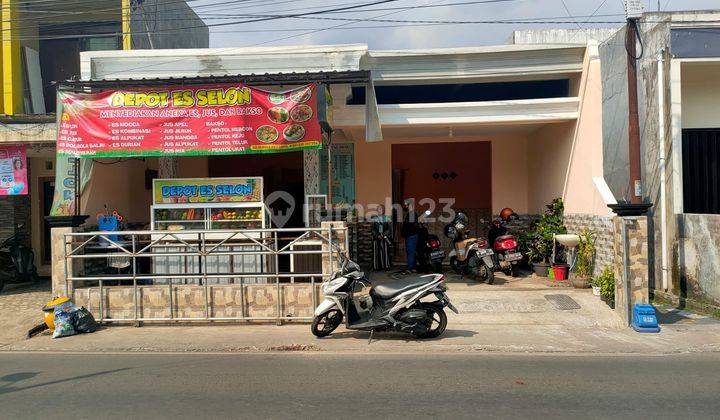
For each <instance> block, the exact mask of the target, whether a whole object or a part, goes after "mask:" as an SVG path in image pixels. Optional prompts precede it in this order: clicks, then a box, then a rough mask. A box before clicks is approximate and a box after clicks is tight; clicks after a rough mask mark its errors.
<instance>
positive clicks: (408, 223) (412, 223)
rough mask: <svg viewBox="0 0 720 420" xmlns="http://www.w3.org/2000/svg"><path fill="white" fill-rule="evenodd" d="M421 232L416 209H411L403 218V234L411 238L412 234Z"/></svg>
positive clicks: (404, 236)
mask: <svg viewBox="0 0 720 420" xmlns="http://www.w3.org/2000/svg"><path fill="white" fill-rule="evenodd" d="M418 232H419V227H418V223H417V215H416V214H415V212H414V211H412V210H410V211H407V212H405V217H404V218H403V225H402V232H401V233H402V236H403V238H409V237H411V236H414V235H417V234H418Z"/></svg>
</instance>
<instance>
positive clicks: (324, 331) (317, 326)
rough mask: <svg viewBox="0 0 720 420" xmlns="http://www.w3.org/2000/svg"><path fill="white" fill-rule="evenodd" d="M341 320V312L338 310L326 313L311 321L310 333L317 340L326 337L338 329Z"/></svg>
mask: <svg viewBox="0 0 720 420" xmlns="http://www.w3.org/2000/svg"><path fill="white" fill-rule="evenodd" d="M342 320H343V314H342V312H340V311H338V310H334V311H328V312H325V313H324V314H322V315H319V316H316V317H315V319H313V322H312V325H311V326H310V331H312V333H313V335H315V337H318V338H322V337H327V336H328V335H330V333H332V332H333V331H335V328H337V327H339V326H340V324H341V323H342Z"/></svg>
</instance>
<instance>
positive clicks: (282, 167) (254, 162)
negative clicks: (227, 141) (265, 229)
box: [208, 152, 305, 228]
mask: <svg viewBox="0 0 720 420" xmlns="http://www.w3.org/2000/svg"><path fill="white" fill-rule="evenodd" d="M208 159H209V161H208V168H209V176H210V177H211V178H215V177H244V176H262V177H263V182H264V191H263V193H264V194H265V198H266V200H267V198H268V196H269V195H270V194H272V193H273V192H278V191H282V192H286V193H288V194H289V195H290V196H291V197H292V199H293V201H294V206H293V203H287V202H286V200H285V199H283V198H282V197H279V196H278V199H277V200H275V201H273V202H267V201H266V204H267V205H268V206H269V207H270V209H271V210H273V211H275V212H280V213H285V212H287V211H290V210H292V211H291V213H290V217H289V219H288V220H287V222H286V223H285V224H284V225H283V226H276V225H275V224H274V223H273V226H272V227H285V228H297V227H303V226H304V225H303V215H302V206H303V200H304V199H305V187H304V182H305V178H304V172H303V155H302V152H291V153H277V154H267V155H235V156H210V157H209V158H208Z"/></svg>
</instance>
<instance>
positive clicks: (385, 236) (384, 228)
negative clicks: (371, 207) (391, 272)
mask: <svg viewBox="0 0 720 420" xmlns="http://www.w3.org/2000/svg"><path fill="white" fill-rule="evenodd" d="M377 212H378V213H377V215H375V216H373V217H372V236H373V241H372V246H373V270H375V271H380V270H387V269H389V268H390V246H391V244H392V229H391V224H390V219H389V218H388V217H387V216H386V215H385V208H384V207H383V206H382V205H379V206H378V209H377Z"/></svg>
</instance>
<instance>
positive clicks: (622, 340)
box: [0, 278, 720, 354]
mask: <svg viewBox="0 0 720 420" xmlns="http://www.w3.org/2000/svg"><path fill="white" fill-rule="evenodd" d="M557 294H562V295H567V296H569V297H571V298H572V299H573V300H574V301H575V302H577V303H578V304H579V305H580V309H572V310H560V309H558V308H556V307H555V306H554V305H553V304H552V303H551V302H550V301H548V300H547V299H546V297H545V296H546V295H557ZM449 295H450V298H451V300H452V301H453V303H454V304H455V305H456V306H457V307H458V309H459V310H460V314H459V315H456V314H454V313H449V314H448V329H447V331H446V333H445V334H444V335H443V336H442V337H440V338H438V339H435V340H416V339H414V338H413V337H411V336H409V335H405V334H398V333H377V334H375V336H374V339H373V341H372V342H371V343H369V344H368V337H369V334H368V333H367V332H357V331H347V330H345V328H344V327H340V328H338V330H337V331H336V332H334V333H333V334H332V335H330V336H329V337H327V338H324V339H317V338H315V337H314V336H313V335H312V334H311V333H310V328H309V325H307V324H287V325H283V326H274V325H241V324H222V325H192V326H188V325H176V326H152V325H147V326H144V327H140V328H136V327H129V326H110V327H105V328H103V329H101V330H100V331H98V332H96V333H94V334H88V335H80V336H73V337H67V338H63V339H57V340H53V339H52V338H51V337H50V336H49V335H47V334H46V335H41V336H39V337H36V338H33V339H30V340H26V339H24V338H23V336H22V334H24V332H25V331H27V328H29V327H31V326H32V325H34V324H36V323H38V322H39V321H40V316H41V313H40V311H39V307H40V306H42V303H44V301H46V300H47V297H49V292H48V291H46V290H42V288H39V289H38V288H37V287H36V288H33V289H30V290H26V291H24V292H23V291H22V290H19V291H17V292H16V293H13V294H10V295H5V294H3V295H0V311H2V313H3V314H5V317H3V319H2V320H0V351H60V352H137V351H147V352H265V351H330V352H417V351H443V352H444V351H486V352H564V353H647V354H666V353H683V352H706V351H712V352H717V351H720V321H717V320H714V319H711V318H707V317H703V316H697V315H693V314H688V313H683V312H678V311H672V310H671V311H667V310H664V315H663V316H661V318H662V319H663V320H664V321H665V324H664V325H663V330H662V332H661V333H660V334H651V335H648V334H638V333H635V332H634V331H632V330H631V329H629V328H624V327H622V325H621V324H620V321H619V319H618V318H617V316H616V315H615V314H614V313H613V311H611V310H610V309H609V308H608V307H607V305H605V304H604V303H603V302H601V301H600V299H599V298H597V297H596V296H593V295H592V293H591V292H590V290H575V289H571V288H562V287H547V285H543V282H542V281H538V280H537V279H533V278H526V279H508V281H507V282H506V283H505V284H499V285H493V286H489V285H485V284H479V283H474V282H468V283H457V282H456V283H451V284H450V291H449ZM19 301H22V302H24V305H23V306H22V310H18V309H17V306H15V307H14V308H13V306H12V305H13V302H14V303H17V302H19ZM30 301H33V302H30ZM8 317H9V318H8ZM10 318H14V319H15V321H14V323H13V324H12V325H6V324H8V321H7V319H10ZM21 319H22V321H21ZM25 327H27V328H25Z"/></svg>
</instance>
